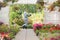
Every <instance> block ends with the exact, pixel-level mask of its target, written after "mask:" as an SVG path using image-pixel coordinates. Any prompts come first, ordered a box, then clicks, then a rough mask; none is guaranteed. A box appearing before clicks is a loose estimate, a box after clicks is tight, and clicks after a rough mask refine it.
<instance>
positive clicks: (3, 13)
mask: <svg viewBox="0 0 60 40" xmlns="http://www.w3.org/2000/svg"><path fill="white" fill-rule="evenodd" d="M0 21H2V22H4V23H5V24H9V6H6V7H3V8H1V10H0Z"/></svg>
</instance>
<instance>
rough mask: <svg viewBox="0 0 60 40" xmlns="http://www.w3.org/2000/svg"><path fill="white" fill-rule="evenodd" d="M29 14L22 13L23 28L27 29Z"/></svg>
mask: <svg viewBox="0 0 60 40" xmlns="http://www.w3.org/2000/svg"><path fill="white" fill-rule="evenodd" d="M30 16H31V14H28V13H27V11H24V18H23V20H24V24H23V28H27V24H28V17H30Z"/></svg>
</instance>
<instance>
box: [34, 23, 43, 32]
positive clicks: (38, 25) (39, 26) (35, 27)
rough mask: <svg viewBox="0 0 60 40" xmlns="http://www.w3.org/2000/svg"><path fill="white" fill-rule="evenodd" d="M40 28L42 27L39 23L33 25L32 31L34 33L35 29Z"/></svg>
mask: <svg viewBox="0 0 60 40" xmlns="http://www.w3.org/2000/svg"><path fill="white" fill-rule="evenodd" d="M42 26H43V24H41V23H35V24H33V29H34V31H35V30H36V29H37V27H38V28H42Z"/></svg>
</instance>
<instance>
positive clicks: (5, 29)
mask: <svg viewBox="0 0 60 40" xmlns="http://www.w3.org/2000/svg"><path fill="white" fill-rule="evenodd" d="M0 32H5V33H7V32H9V28H8V26H7V25H6V24H2V25H0Z"/></svg>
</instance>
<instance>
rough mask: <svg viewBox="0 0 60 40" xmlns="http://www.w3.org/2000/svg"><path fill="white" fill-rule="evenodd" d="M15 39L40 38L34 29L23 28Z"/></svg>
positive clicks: (32, 39) (28, 39) (33, 39)
mask: <svg viewBox="0 0 60 40" xmlns="http://www.w3.org/2000/svg"><path fill="white" fill-rule="evenodd" d="M14 40H39V39H38V37H37V36H36V34H35V33H34V31H33V29H21V31H20V32H19V33H18V34H17V35H16V37H15V39H14Z"/></svg>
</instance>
